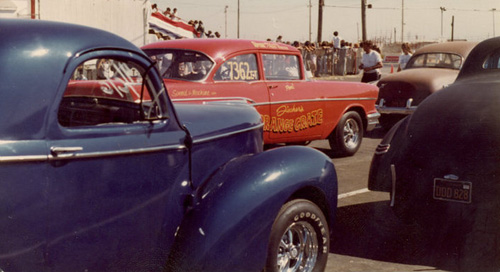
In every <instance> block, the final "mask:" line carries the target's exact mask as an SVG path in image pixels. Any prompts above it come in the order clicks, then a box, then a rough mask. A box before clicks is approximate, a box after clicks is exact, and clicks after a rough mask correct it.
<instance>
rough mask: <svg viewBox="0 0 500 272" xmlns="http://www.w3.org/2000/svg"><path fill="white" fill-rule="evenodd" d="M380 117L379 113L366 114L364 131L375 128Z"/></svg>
mask: <svg viewBox="0 0 500 272" xmlns="http://www.w3.org/2000/svg"><path fill="white" fill-rule="evenodd" d="M379 118H380V113H379V112H376V113H372V114H368V115H367V116H366V131H371V130H373V129H375V126H376V125H377V124H378V119H379Z"/></svg>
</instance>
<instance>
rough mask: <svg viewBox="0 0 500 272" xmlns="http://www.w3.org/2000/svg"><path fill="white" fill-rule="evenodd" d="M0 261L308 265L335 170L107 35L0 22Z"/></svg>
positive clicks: (321, 233) (211, 267)
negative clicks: (180, 90) (180, 93)
mask: <svg viewBox="0 0 500 272" xmlns="http://www.w3.org/2000/svg"><path fill="white" fill-rule="evenodd" d="M0 36H1V37H2V42H1V43H0V60H1V62H2V65H1V66H0V82H2V84H1V85H0V97H1V98H0V177H1V178H0V230H1V231H0V241H1V242H0V271H5V272H10V271H162V270H167V271H262V270H265V271H277V270H285V269H290V270H287V271H320V270H322V269H324V267H325V265H326V261H327V257H328V252H329V243H330V242H329V237H330V236H329V235H330V231H331V229H332V223H333V219H334V214H335V209H336V204H337V203H336V202H337V180H336V173H335V168H334V166H333V164H332V163H331V160H330V159H329V158H328V157H327V156H325V155H324V154H322V153H320V152H318V151H316V150H314V149H311V148H307V147H283V148H277V149H272V150H269V151H265V152H264V151H263V142H262V126H263V125H262V122H261V118H260V115H259V114H258V113H257V111H255V110H254V109H253V108H251V107H247V106H243V105H214V104H212V105H188V104H186V105H175V107H174V105H173V104H172V103H171V101H170V100H169V97H168V95H167V92H166V90H165V87H164V85H163V81H162V78H161V76H160V75H159V73H158V71H157V70H156V68H154V63H153V62H152V60H151V59H149V58H148V57H147V56H146V55H145V54H144V53H143V52H142V51H140V50H139V49H138V48H136V47H135V46H134V45H132V44H131V43H129V42H128V41H125V40H124V39H122V38H120V37H117V36H115V35H113V34H110V33H107V32H104V31H101V30H96V29H92V28H87V27H83V26H76V25H68V24H62V23H54V22H41V21H35V20H16V19H7V20H5V19H4V20H0Z"/></svg>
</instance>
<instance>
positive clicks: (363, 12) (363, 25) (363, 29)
mask: <svg viewBox="0 0 500 272" xmlns="http://www.w3.org/2000/svg"><path fill="white" fill-rule="evenodd" d="M361 39H362V41H363V42H364V41H366V0H361Z"/></svg>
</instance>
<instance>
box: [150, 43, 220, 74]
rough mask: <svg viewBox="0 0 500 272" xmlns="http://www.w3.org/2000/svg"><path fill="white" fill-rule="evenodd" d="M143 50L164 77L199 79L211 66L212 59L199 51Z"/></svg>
mask: <svg viewBox="0 0 500 272" xmlns="http://www.w3.org/2000/svg"><path fill="white" fill-rule="evenodd" d="M145 52H146V54H147V55H148V56H149V57H150V58H151V59H152V60H153V61H155V62H156V67H157V68H158V71H160V74H161V76H162V77H163V78H165V79H181V80H188V81H197V80H201V79H204V78H205V77H206V76H207V74H208V73H209V72H210V69H212V67H213V62H212V60H210V59H209V58H208V57H207V56H205V55H203V54H201V53H199V52H194V51H188V50H176V49H155V50H145Z"/></svg>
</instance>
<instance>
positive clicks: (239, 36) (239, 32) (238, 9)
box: [237, 0, 240, 39]
mask: <svg viewBox="0 0 500 272" xmlns="http://www.w3.org/2000/svg"><path fill="white" fill-rule="evenodd" d="M237 37H238V39H239V38H240V0H238V36H237Z"/></svg>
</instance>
